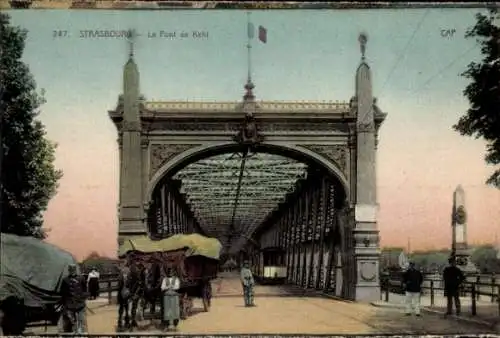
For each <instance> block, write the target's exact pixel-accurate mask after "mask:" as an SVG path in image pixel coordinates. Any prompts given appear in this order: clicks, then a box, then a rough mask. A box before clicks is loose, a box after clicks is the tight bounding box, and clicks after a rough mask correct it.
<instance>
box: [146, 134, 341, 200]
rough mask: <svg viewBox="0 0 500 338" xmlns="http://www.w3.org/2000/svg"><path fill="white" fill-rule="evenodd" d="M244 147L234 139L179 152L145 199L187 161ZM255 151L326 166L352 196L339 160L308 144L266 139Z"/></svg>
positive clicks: (157, 175)
mask: <svg viewBox="0 0 500 338" xmlns="http://www.w3.org/2000/svg"><path fill="white" fill-rule="evenodd" d="M241 150H242V148H241V145H239V144H236V143H233V142H231V143H229V142H224V143H211V144H204V145H201V146H194V147H193V148H190V149H188V150H185V151H183V152H181V153H179V154H177V155H176V156H174V157H172V158H171V159H169V160H168V161H167V162H166V163H165V164H163V165H162V166H161V167H160V169H158V171H157V172H156V173H155V174H154V175H153V177H152V178H151V179H150V180H149V182H148V184H147V188H146V194H145V196H144V197H145V203H147V202H148V201H150V200H151V199H152V197H153V193H154V191H155V189H156V186H157V185H158V183H160V182H161V180H162V179H163V178H164V177H167V176H173V175H174V174H176V173H177V172H178V171H180V170H181V169H183V168H184V167H186V166H187V165H189V164H191V163H194V162H196V161H199V160H201V159H204V158H207V157H211V156H215V155H220V154H224V153H230V152H238V151H241ZM255 151H257V152H262V153H269V154H275V155H281V156H285V157H289V158H292V159H295V160H297V161H300V162H303V163H306V164H312V165H315V166H317V167H319V168H321V169H324V171H325V172H326V173H328V174H330V175H332V176H333V177H334V178H335V180H336V181H337V182H338V183H339V184H340V185H341V187H342V190H343V193H344V197H345V200H349V196H350V189H349V183H348V180H347V177H346V176H345V175H344V174H343V173H342V171H341V170H340V169H339V167H338V166H337V164H336V163H335V162H333V161H332V160H330V159H328V158H326V157H324V156H322V155H320V154H317V153H315V152H313V151H311V150H309V149H306V148H304V147H300V146H296V145H290V144H281V143H268V142H266V143H262V144H259V145H258V146H257V147H256V148H255Z"/></svg>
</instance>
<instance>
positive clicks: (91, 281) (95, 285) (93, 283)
mask: <svg viewBox="0 0 500 338" xmlns="http://www.w3.org/2000/svg"><path fill="white" fill-rule="evenodd" d="M99 278H100V274H99V272H98V271H97V270H96V268H95V267H94V268H92V270H90V272H89V276H88V277H87V289H88V290H89V294H90V299H97V297H99Z"/></svg>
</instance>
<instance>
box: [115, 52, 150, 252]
mask: <svg viewBox="0 0 500 338" xmlns="http://www.w3.org/2000/svg"><path fill="white" fill-rule="evenodd" d="M122 103H123V105H122V107H123V110H122V122H121V124H122V128H121V133H120V135H119V140H118V143H119V147H120V197H119V198H120V206H119V217H118V242H119V243H121V241H122V240H123V237H126V236H131V235H139V234H145V233H146V227H145V226H144V208H143V184H142V182H143V165H142V162H143V159H142V149H141V118H140V109H139V108H140V107H139V104H140V95H139V70H138V69H137V65H136V64H135V61H134V53H133V47H132V46H131V48H130V55H129V59H128V61H127V63H126V64H125V68H124V71H123V99H122Z"/></svg>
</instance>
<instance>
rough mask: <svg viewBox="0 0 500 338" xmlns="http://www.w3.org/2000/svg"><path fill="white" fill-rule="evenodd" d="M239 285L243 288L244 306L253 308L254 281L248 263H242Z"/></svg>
mask: <svg viewBox="0 0 500 338" xmlns="http://www.w3.org/2000/svg"><path fill="white" fill-rule="evenodd" d="M240 278H241V284H242V286H243V297H244V299H245V306H246V307H249V306H255V304H254V301H253V296H254V294H253V287H254V285H255V281H254V279H253V274H252V271H251V270H250V264H249V263H248V261H245V262H243V268H242V269H241V274H240Z"/></svg>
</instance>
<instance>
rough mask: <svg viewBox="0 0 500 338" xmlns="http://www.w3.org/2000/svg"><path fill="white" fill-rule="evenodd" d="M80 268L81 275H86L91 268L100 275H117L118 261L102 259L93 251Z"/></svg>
mask: <svg viewBox="0 0 500 338" xmlns="http://www.w3.org/2000/svg"><path fill="white" fill-rule="evenodd" d="M80 267H81V269H82V271H83V273H88V272H90V270H91V269H93V268H95V269H96V270H97V271H99V272H100V273H101V274H108V273H109V274H111V273H118V271H119V269H118V267H119V261H118V260H117V259H113V258H109V257H103V256H101V255H99V254H98V253H97V252H95V251H94V252H91V253H90V254H89V255H88V256H87V258H85V259H84V260H83V261H82V262H81V263H80Z"/></svg>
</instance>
